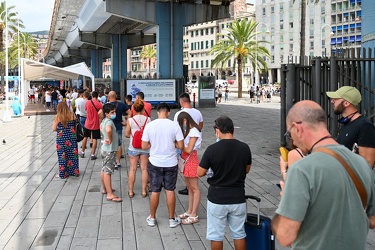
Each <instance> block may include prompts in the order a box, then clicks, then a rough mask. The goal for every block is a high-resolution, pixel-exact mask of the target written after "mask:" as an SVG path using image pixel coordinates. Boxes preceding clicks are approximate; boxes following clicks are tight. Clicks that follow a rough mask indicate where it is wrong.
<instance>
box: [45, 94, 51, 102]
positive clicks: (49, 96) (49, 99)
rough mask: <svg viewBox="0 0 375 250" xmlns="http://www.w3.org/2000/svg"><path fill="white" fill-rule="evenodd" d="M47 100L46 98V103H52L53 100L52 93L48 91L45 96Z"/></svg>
mask: <svg viewBox="0 0 375 250" xmlns="http://www.w3.org/2000/svg"><path fill="white" fill-rule="evenodd" d="M45 98H46V102H51V100H52V97H51V92H49V91H46V96H45Z"/></svg>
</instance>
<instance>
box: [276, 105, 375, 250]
mask: <svg viewBox="0 0 375 250" xmlns="http://www.w3.org/2000/svg"><path fill="white" fill-rule="evenodd" d="M326 120H327V118H326V114H325V112H324V110H323V109H322V108H321V107H320V106H319V105H318V104H317V103H315V102H313V101H301V102H298V103H296V104H295V105H294V106H293V107H292V108H291V109H290V111H289V113H288V116H287V127H288V128H289V129H288V131H287V133H286V135H287V136H290V138H291V139H292V140H293V143H294V145H296V146H297V147H298V148H300V149H301V150H302V151H303V153H304V154H305V155H306V154H307V155H308V156H306V157H304V158H302V159H301V160H299V161H297V162H295V163H294V164H293V166H292V167H291V168H290V170H289V171H288V173H287V177H286V182H285V188H284V183H282V182H281V186H282V188H283V189H282V198H281V201H280V204H279V207H278V209H277V210H276V215H275V216H274V218H273V219H272V228H273V230H274V232H275V235H276V237H277V239H278V240H279V242H280V244H281V245H283V246H290V245H292V249H314V250H315V249H340V250H342V249H348V250H349V249H350V250H351V249H365V248H366V239H367V233H368V230H369V227H370V228H375V182H374V175H373V173H372V171H371V169H370V167H369V166H368V164H367V162H366V160H365V159H364V158H362V157H361V156H359V155H356V154H354V153H352V152H351V151H350V150H348V149H347V148H345V147H344V146H342V145H339V144H338V143H337V142H336V141H335V140H334V139H333V138H332V137H331V135H330V134H329V132H328V130H327V125H326ZM321 147H326V148H329V149H331V150H333V151H335V152H336V153H337V154H339V155H340V156H341V157H342V158H343V159H344V160H345V161H346V162H347V163H348V164H349V166H350V168H351V169H353V170H354V172H355V173H356V175H357V176H358V177H359V179H360V181H361V182H362V183H363V186H364V188H365V191H366V194H367V201H366V204H367V208H366V211H365V212H364V209H363V206H362V201H361V198H360V195H359V194H358V191H357V189H356V187H355V185H354V183H353V181H352V179H351V178H350V176H349V174H348V173H347V171H346V170H345V168H344V167H343V166H342V165H341V163H340V162H339V161H338V160H336V158H335V157H332V156H330V155H328V154H326V153H323V152H314V150H316V149H317V148H321Z"/></svg>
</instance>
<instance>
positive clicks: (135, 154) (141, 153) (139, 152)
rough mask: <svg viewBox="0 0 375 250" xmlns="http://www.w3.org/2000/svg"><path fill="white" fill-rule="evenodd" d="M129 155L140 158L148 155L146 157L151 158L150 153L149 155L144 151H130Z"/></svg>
mask: <svg viewBox="0 0 375 250" xmlns="http://www.w3.org/2000/svg"><path fill="white" fill-rule="evenodd" d="M128 155H129V156H134V157H136V156H139V155H146V156H150V153H147V152H144V151H137V150H130V149H129V150H128Z"/></svg>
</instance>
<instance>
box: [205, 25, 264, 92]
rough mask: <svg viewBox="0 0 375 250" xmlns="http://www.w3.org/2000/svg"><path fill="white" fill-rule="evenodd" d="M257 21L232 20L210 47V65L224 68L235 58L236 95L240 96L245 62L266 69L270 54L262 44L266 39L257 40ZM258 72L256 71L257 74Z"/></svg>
mask: <svg viewBox="0 0 375 250" xmlns="http://www.w3.org/2000/svg"><path fill="white" fill-rule="evenodd" d="M257 26H258V23H257V22H255V21H247V20H246V19H245V18H244V19H236V20H234V21H233V22H232V23H231V24H230V26H229V27H228V28H227V29H226V31H227V33H224V34H219V35H220V36H224V38H223V39H220V40H219V41H218V42H217V43H216V44H215V45H214V46H213V47H212V48H211V51H210V53H211V54H213V55H214V59H213V61H212V65H211V67H213V68H224V67H225V66H226V65H227V63H228V61H229V60H231V59H232V58H234V59H235V62H236V63H235V65H234V66H237V69H238V74H237V82H238V97H239V98H241V97H242V69H243V67H244V66H245V65H246V63H247V62H250V63H251V65H252V66H253V68H256V64H257V66H258V68H260V69H267V61H266V60H265V58H270V57H271V55H270V53H269V51H268V49H267V48H266V47H264V46H262V44H264V43H268V42H267V41H263V40H257V37H256V36H257V35H258V34H259V33H260V32H257ZM257 73H258V72H256V74H257Z"/></svg>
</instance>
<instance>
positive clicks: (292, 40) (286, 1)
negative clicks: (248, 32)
mask: <svg viewBox="0 0 375 250" xmlns="http://www.w3.org/2000/svg"><path fill="white" fill-rule="evenodd" d="M314 2H315V0H308V3H307V6H306V28H305V37H306V40H305V56H311V57H314V56H323V57H324V56H330V55H331V54H332V53H333V52H338V53H340V52H341V51H342V49H345V48H355V47H360V44H361V15H362V13H361V0H331V1H328V0H320V1H319V2H318V3H316V4H315V3H314ZM300 4H301V2H300V1H296V2H295V3H294V4H293V1H290V0H256V11H255V12H256V21H257V22H258V23H259V30H261V34H260V35H259V36H260V38H261V39H262V40H266V41H270V44H268V45H266V47H267V48H268V49H269V51H270V53H271V55H272V58H271V60H270V61H269V64H268V65H269V71H268V72H264V73H265V75H264V77H266V78H267V80H268V82H270V83H274V82H280V73H281V71H280V69H281V65H282V64H286V63H292V62H293V63H295V62H297V63H298V62H299V55H300V43H301V41H300V32H301V22H300V16H301V6H300ZM267 31H269V32H267ZM258 39H259V38H258Z"/></svg>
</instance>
